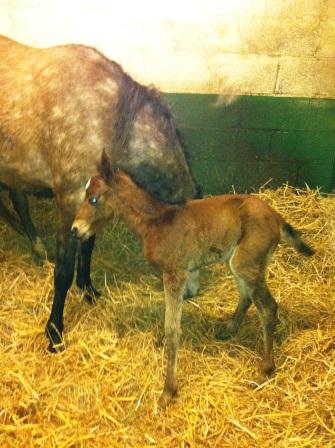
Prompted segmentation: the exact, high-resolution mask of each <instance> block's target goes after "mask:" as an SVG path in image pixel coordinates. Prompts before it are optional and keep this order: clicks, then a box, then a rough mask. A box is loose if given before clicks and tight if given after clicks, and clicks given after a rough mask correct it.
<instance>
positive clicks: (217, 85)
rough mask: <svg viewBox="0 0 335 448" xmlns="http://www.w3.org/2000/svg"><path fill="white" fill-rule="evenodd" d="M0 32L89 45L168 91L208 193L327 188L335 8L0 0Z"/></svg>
mask: <svg viewBox="0 0 335 448" xmlns="http://www.w3.org/2000/svg"><path fill="white" fill-rule="evenodd" d="M0 32H1V33H2V34H5V35H7V36H9V37H13V38H15V39H17V40H20V41H22V42H25V43H27V44H31V45H35V46H48V45H53V44H59V43H67V42H81V43H86V44H88V45H93V46H96V47H97V48H99V49H100V50H102V51H103V52H104V54H105V55H106V56H108V57H110V58H112V59H115V60H117V61H118V62H120V63H121V64H122V65H123V66H124V68H125V69H126V70H127V71H128V72H129V73H131V74H132V76H133V77H135V78H136V79H137V80H139V81H140V82H143V83H145V84H149V83H153V84H155V85H156V86H157V87H158V88H159V89H160V90H162V91H164V92H167V99H168V101H169V102H170V103H171V105H172V107H173V109H174V111H175V114H176V117H177V121H178V124H179V125H180V127H181V129H182V131H183V133H184V134H185V137H186V142H187V143H188V146H189V149H190V152H191V156H192V157H191V161H192V165H193V166H194V171H195V174H196V175H197V177H198V178H199V180H200V181H201V182H202V183H203V184H204V186H205V189H206V191H207V192H211V193H212V192H219V191H225V190H227V189H229V188H231V186H232V185H234V187H235V188H236V189H245V188H248V189H250V188H251V187H254V188H257V187H258V186H260V185H262V184H263V183H264V182H266V181H267V180H268V179H270V178H273V181H272V184H271V185H277V184H280V183H281V182H282V181H285V180H288V181H289V182H290V183H293V184H296V185H303V184H304V182H307V183H308V184H309V185H310V186H312V187H315V186H317V185H318V186H321V187H322V188H323V189H325V190H330V189H331V188H332V187H335V180H334V165H335V146H334V145H335V144H334V142H335V129H334V126H335V125H334V121H335V120H334V108H335V105H334V104H335V102H334V98H335V82H334V81H335V63H334V62H335V0H277V1H276V2H274V1H272V0H235V1H233V2H232V1H231V0H212V1H206V0H198V1H196V0H195V1H184V2H181V1H178V2H177V1H171V2H168V3H167V2H157V1H142V2H136V1H129V0H125V1H123V2H122V3H120V2H117V1H107V0H106V1H93V0H83V1H79V0H74V1H68V0H67V1H65V0H59V1H57V2H55V1H53V0H43V1H42V0H30V1H28V0H0ZM0 56H1V55H0ZM74 62H75V61H74ZM0 63H1V59H0ZM260 96H261V97H260Z"/></svg>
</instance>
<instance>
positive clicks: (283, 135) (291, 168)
mask: <svg viewBox="0 0 335 448" xmlns="http://www.w3.org/2000/svg"><path fill="white" fill-rule="evenodd" d="M166 98H167V101H168V103H169V104H170V105H171V107H172V109H173V112H174V115H175V117H176V120H177V124H178V126H179V127H180V129H181V131H182V133H183V135H184V138H185V141H186V144H187V147H188V149H189V151H190V155H191V165H192V168H193V172H194V175H195V177H196V178H197V180H198V181H199V182H200V183H201V184H202V185H203V186H204V189H205V192H206V193H209V194H217V193H222V192H227V191H229V190H231V189H232V186H234V188H235V189H236V190H237V191H245V190H249V191H250V190H253V189H258V188H259V187H260V186H261V185H263V184H265V183H266V182H267V181H268V180H269V179H272V181H271V182H270V183H269V186H271V187H276V186H279V185H281V184H282V183H283V182H286V181H288V182H289V183H290V184H291V185H294V186H300V187H303V186H304V185H305V183H307V184H308V185H309V186H310V187H311V188H316V187H320V188H321V189H322V191H325V192H329V191H331V190H332V189H333V188H335V100H324V99H306V98H278V97H264V96H258V97H257V96H239V97H237V98H236V100H235V101H234V102H233V103H232V104H230V105H224V106H220V107H218V106H216V100H217V95H202V94H166Z"/></svg>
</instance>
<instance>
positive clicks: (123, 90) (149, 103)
mask: <svg viewBox="0 0 335 448" xmlns="http://www.w3.org/2000/svg"><path fill="white" fill-rule="evenodd" d="M117 65H118V64H117ZM119 68H120V69H121V70H122V68H121V66H119ZM122 72H123V70H122ZM119 81H120V84H119V86H120V90H119V98H118V103H117V114H116V116H117V119H116V121H115V125H114V139H115V143H116V145H117V146H118V147H119V148H122V147H124V146H126V145H127V142H128V140H129V137H130V134H131V130H132V127H133V123H134V121H135V119H136V116H137V114H138V113H139V112H140V110H141V109H142V108H143V107H145V106H146V107H148V108H150V110H151V113H152V115H153V116H154V117H155V118H157V119H158V120H159V130H160V132H162V133H163V135H164V136H165V137H166V139H167V140H168V141H169V142H171V144H172V145H173V144H174V143H175V142H176V141H178V143H179V144H180V145H181V146H182V147H183V149H184V144H183V142H182V139H181V136H180V132H179V131H178V130H177V129H176V126H175V123H174V120H173V116H172V113H171V110H170V108H169V106H168V105H167V104H166V103H165V102H164V100H163V98H162V96H161V94H160V92H159V91H158V90H157V89H156V88H154V87H153V86H144V85H142V84H140V83H138V82H137V81H135V80H134V79H132V78H131V77H130V76H129V75H128V74H127V73H125V72H123V73H122V75H121V76H120V78H119Z"/></svg>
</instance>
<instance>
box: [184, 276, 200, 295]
mask: <svg viewBox="0 0 335 448" xmlns="http://www.w3.org/2000/svg"><path fill="white" fill-rule="evenodd" d="M198 289H199V269H195V270H193V271H188V277H187V282H186V285H185V289H184V293H183V298H184V299H185V300H188V299H191V298H192V297H194V296H196V295H197V292H198Z"/></svg>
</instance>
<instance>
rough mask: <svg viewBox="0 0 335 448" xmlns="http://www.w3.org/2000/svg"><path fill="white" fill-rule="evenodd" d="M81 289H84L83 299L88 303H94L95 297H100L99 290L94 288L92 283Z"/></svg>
mask: <svg viewBox="0 0 335 448" xmlns="http://www.w3.org/2000/svg"><path fill="white" fill-rule="evenodd" d="M83 290H84V299H85V301H86V302H87V303H89V304H90V305H93V304H94V303H96V301H97V299H98V298H99V297H101V292H100V291H98V290H97V289H95V288H94V287H93V286H92V285H91V286H86V287H85V288H84V289H83Z"/></svg>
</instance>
